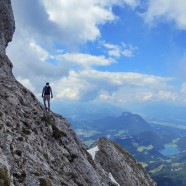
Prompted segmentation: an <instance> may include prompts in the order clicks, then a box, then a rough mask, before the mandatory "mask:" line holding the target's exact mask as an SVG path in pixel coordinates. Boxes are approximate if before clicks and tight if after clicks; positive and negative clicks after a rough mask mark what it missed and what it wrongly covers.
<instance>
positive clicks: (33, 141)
mask: <svg viewBox="0 0 186 186" xmlns="http://www.w3.org/2000/svg"><path fill="white" fill-rule="evenodd" d="M14 30H15V23H14V18H13V12H12V8H11V1H10V0H0V85H1V90H0V185H1V186H10V185H11V186H65V185H66V186H81V185H82V186H86V185H87V186H114V185H118V184H117V183H115V182H114V181H113V180H112V179H111V178H110V176H109V173H110V171H111V170H110V169H109V172H108V170H107V168H105V167H104V166H102V164H101V163H100V162H99V159H96V161H94V160H93V159H92V157H91V155H90V154H89V153H88V152H87V147H86V146H85V145H84V144H83V143H82V142H81V141H80V140H79V139H78V138H77V136H76V134H75V132H74V131H73V130H72V128H71V126H70V124H69V123H68V121H67V120H66V119H65V118H63V117H62V116H61V115H58V114H55V113H52V112H46V111H45V110H44V108H43V105H42V104H41V103H40V102H39V101H38V100H37V98H36V97H35V96H34V94H33V93H32V92H30V91H29V90H28V89H26V88H25V87H24V86H22V85H21V84H20V83H19V82H18V81H17V80H16V79H15V77H14V76H13V74H12V63H11V62H10V61H9V59H8V57H7V56H6V47H7V45H8V42H10V41H11V40H12V37H13V33H14ZM117 156H118V161H120V159H119V158H120V156H119V153H118V154H117ZM117 156H116V157H115V159H116V160H117ZM105 161H106V162H107V159H105ZM125 165H126V166H128V167H130V164H127V162H125ZM133 165H134V166H137V164H135V162H134V164H133ZM121 168H123V167H121ZM104 169H105V170H104ZM123 170H124V169H123ZM112 174H113V175H114V173H112ZM129 174H130V173H129ZM123 175H124V174H123ZM136 176H137V174H136ZM140 176H141V174H139V175H138V176H137V177H136V179H135V180H136V182H135V183H137V182H138V181H139V182H140V183H141V180H139V177H140ZM125 179H126V180H127V179H128V178H127V177H126V178H125ZM144 179H145V182H146V183H147V184H146V185H149V186H150V185H154V183H153V182H152V180H151V179H150V178H149V177H144ZM117 180H118V183H119V184H120V185H122V186H123V185H125V183H129V184H130V183H132V182H127V181H126V180H125V182H122V180H121V181H120V180H119V179H117ZM129 184H128V185H129ZM132 184H133V183H132ZM126 185H127V184H126ZM138 185H139V184H138ZM131 186H132V185H131Z"/></svg>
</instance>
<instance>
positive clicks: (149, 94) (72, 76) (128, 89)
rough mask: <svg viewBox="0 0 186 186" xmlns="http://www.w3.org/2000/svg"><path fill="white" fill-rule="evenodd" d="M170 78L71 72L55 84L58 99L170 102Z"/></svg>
mask: <svg viewBox="0 0 186 186" xmlns="http://www.w3.org/2000/svg"><path fill="white" fill-rule="evenodd" d="M171 80H172V78H163V77H159V76H152V75H144V74H138V73H127V72H115V73H114V72H99V71H96V70H82V71H78V72H76V71H71V72H70V73H69V76H68V77H65V78H62V79H60V80H59V81H56V82H55V87H56V88H55V91H56V94H57V97H58V99H63V100H80V101H81V100H83V101H95V100H101V101H111V102H114V103H116V102H123V103H125V102H131V101H134V102H135V101H149V100H152V101H154V100H156V101H159V100H163V99H166V100H168V99H170V100H172V99H174V94H173V93H171V91H168V90H169V89H170V87H169V85H168V84H169V81H171Z"/></svg>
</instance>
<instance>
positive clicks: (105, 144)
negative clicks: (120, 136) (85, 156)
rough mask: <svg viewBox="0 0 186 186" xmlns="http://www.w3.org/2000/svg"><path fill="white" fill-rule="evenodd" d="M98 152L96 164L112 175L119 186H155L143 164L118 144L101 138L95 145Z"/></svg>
mask: <svg viewBox="0 0 186 186" xmlns="http://www.w3.org/2000/svg"><path fill="white" fill-rule="evenodd" d="M95 145H96V146H97V152H96V154H95V162H96V163H98V164H100V165H101V167H102V168H103V169H104V170H105V171H106V172H108V173H110V174H111V175H112V176H113V177H114V179H115V180H116V182H117V183H118V184H119V185H125V186H142V185H143V186H147V185H155V183H154V182H153V180H151V179H150V176H149V175H148V174H147V173H146V172H145V171H144V169H143V167H142V166H141V164H139V163H137V162H136V161H135V159H134V158H133V157H132V156H131V155H130V154H129V153H128V152H127V151H125V150H124V149H123V148H122V147H121V146H119V145H118V144H117V143H115V142H112V141H110V140H108V139H106V138H100V139H99V140H97V142H96V143H95Z"/></svg>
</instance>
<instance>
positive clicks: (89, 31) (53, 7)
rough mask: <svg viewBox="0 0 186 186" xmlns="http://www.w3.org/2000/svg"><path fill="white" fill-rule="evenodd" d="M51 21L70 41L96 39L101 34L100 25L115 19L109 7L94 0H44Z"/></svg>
mask: <svg viewBox="0 0 186 186" xmlns="http://www.w3.org/2000/svg"><path fill="white" fill-rule="evenodd" d="M42 2H43V4H44V6H45V10H46V12H47V13H48V15H49V19H50V21H52V22H54V23H56V24H57V25H58V26H59V27H60V29H61V31H62V33H63V34H64V35H65V36H66V37H67V38H68V40H69V41H71V40H73V41H75V42H80V43H81V42H86V41H88V40H90V41H94V40H96V39H97V38H98V37H99V36H100V31H99V28H98V25H100V24H104V23H105V22H108V21H113V20H114V19H115V16H114V15H113V13H112V11H111V9H110V8H108V7H104V6H101V4H100V3H99V1H92V0H89V1H87V0H80V1H76V0H63V1H60V0H53V1H50V0H42Z"/></svg>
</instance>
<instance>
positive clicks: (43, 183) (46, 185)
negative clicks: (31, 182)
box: [39, 178, 52, 186]
mask: <svg viewBox="0 0 186 186" xmlns="http://www.w3.org/2000/svg"><path fill="white" fill-rule="evenodd" d="M39 181H40V186H52V184H51V182H50V180H49V179H46V178H40V179H39Z"/></svg>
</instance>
